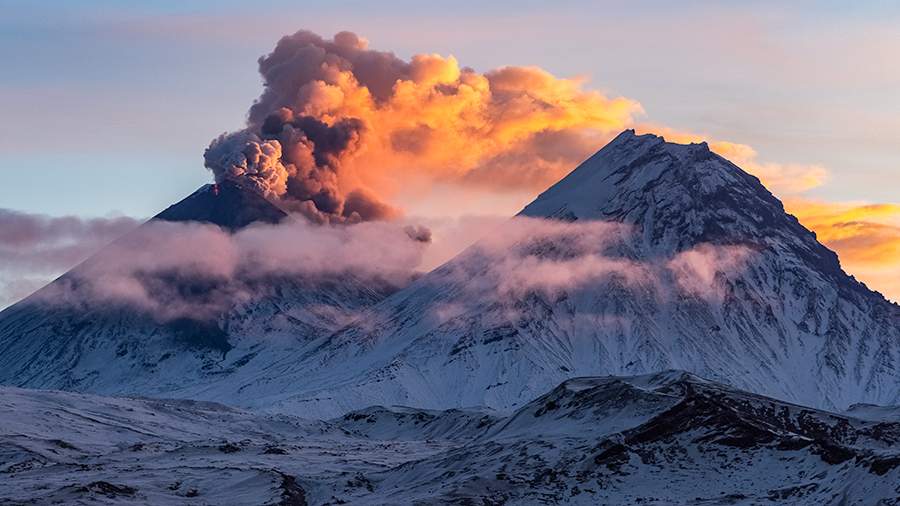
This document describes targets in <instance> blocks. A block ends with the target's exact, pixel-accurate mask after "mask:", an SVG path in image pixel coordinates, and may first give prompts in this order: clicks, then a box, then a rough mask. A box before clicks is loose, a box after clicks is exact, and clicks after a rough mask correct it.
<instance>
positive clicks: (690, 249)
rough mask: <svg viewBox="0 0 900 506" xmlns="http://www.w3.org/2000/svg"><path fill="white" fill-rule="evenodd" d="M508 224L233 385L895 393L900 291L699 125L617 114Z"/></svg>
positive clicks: (504, 394)
mask: <svg viewBox="0 0 900 506" xmlns="http://www.w3.org/2000/svg"><path fill="white" fill-rule="evenodd" d="M501 228H502V229H501V230H498V231H496V233H495V234H492V236H491V237H489V238H486V239H485V240H483V241H481V242H480V243H478V244H476V245H475V246H473V247H471V248H469V249H468V250H467V251H465V252H463V253H462V254H461V255H459V256H458V257H456V258H455V259H453V260H451V261H450V262H448V263H447V264H445V265H443V266H441V267H439V268H438V269H436V270H434V271H433V272H431V273H429V274H428V275H425V276H423V277H422V278H420V279H419V280H417V281H416V282H414V283H412V284H411V285H410V286H408V287H407V288H405V289H403V290H402V291H400V292H398V293H396V294H394V295H393V296H391V297H389V298H388V299H386V300H385V301H383V302H381V303H379V304H378V305H376V306H374V307H372V308H371V309H370V310H369V311H368V314H367V316H366V317H364V318H361V319H359V320H357V322H356V323H355V324H352V325H350V326H348V327H346V328H344V329H342V330H341V331H339V332H337V333H335V334H334V335H332V336H329V337H327V338H324V339H322V340H321V342H319V343H318V345H317V346H316V347H315V348H314V349H312V350H310V349H305V350H303V351H301V352H298V353H297V354H295V355H293V356H291V357H289V358H286V359H285V360H284V361H283V362H281V363H279V364H276V365H275V366H273V368H272V369H271V370H270V371H269V372H268V374H270V375H277V376H278V377H279V378H281V380H280V381H279V382H278V385H273V384H272V383H271V382H270V381H268V379H267V378H262V377H260V378H257V379H255V380H254V381H252V382H248V383H245V384H242V386H241V388H242V389H243V391H245V392H247V393H248V394H249V393H251V392H252V395H251V397H252V399H253V400H252V401H250V402H249V403H248V404H249V405H261V406H267V407H270V408H272V409H277V410H283V411H302V412H305V413H312V414H322V415H335V414H339V413H341V412H343V411H346V410H349V409H356V408H359V407H362V406H365V405H367V404H370V403H372V402H377V403H382V404H405V405H413V406H418V407H425V408H433V409H442V408H450V407H459V406H471V405H485V406H490V407H492V408H497V409H500V410H509V409H513V408H516V407H518V406H521V405H522V404H523V403H524V402H527V401H528V400H529V399H530V398H532V397H534V396H535V395H538V394H539V393H540V392H543V391H545V390H546V389H548V388H550V387H552V386H553V385H555V384H558V383H559V382H561V381H564V380H565V379H567V378H570V377H573V376H586V375H603V374H617V375H622V374H625V375H629V374H643V373H649V372H654V371H660V370H665V369H670V368H678V369H684V370H687V371H690V372H693V373H696V374H698V375H702V376H704V377H709V378H712V379H715V380H717V381H722V382H725V383H728V384H731V385H734V386H737V387H739V388H742V389H746V390H749V391H753V392H758V393H763V394H766V395H770V396H773V397H776V398H780V399H785V400H790V401H794V402H798V403H802V404H805V405H811V406H817V407H821V408H828V409H845V408H846V407H848V406H849V405H851V404H854V403H860V402H870V403H876V404H897V403H898V400H900V307H898V306H897V305H896V304H892V303H890V302H888V301H887V300H886V299H884V298H883V297H882V296H881V295H880V294H878V293H875V292H872V291H870V290H868V289H867V288H866V287H865V286H864V285H863V284H861V283H859V282H857V281H856V280H855V279H853V278H852V277H850V276H848V275H847V274H845V273H844V272H843V270H842V269H841V267H840V264H839V262H838V258H837V256H836V255H835V254H834V253H833V252H831V251H830V250H828V249H827V248H825V247H824V246H823V245H821V244H820V243H819V242H817V241H816V238H815V235H814V234H813V233H812V232H810V231H809V230H807V229H805V228H804V227H803V226H802V225H800V223H799V222H798V221H797V220H796V219H795V218H794V217H793V216H791V215H789V214H787V213H785V211H784V208H783V206H782V204H781V202H779V201H778V199H776V198H775V197H774V196H773V195H772V194H771V193H770V192H769V191H767V190H766V189H765V187H763V185H762V184H761V183H760V182H759V180H758V179H757V178H755V177H754V176H751V175H749V174H747V173H746V172H744V171H743V170H741V169H740V168H739V167H737V166H735V165H734V164H732V163H730V162H729V161H727V160H725V159H724V158H722V157H721V156H719V155H716V154H715V153H712V152H711V151H710V150H709V149H708V147H707V145H706V144H705V143H701V144H690V145H681V144H673V143H668V142H666V141H665V140H664V139H663V138H661V137H657V136H654V135H635V133H634V132H633V131H626V132H624V133H622V134H620V135H619V136H618V137H617V138H616V139H615V140H613V141H612V142H611V143H609V144H608V145H607V146H606V147H604V148H603V149H602V150H601V151H599V152H598V153H597V154H595V155H594V156H592V157H591V158H589V159H588V160H587V161H585V162H584V163H583V164H582V165H580V166H579V167H578V168H577V169H575V170H574V171H573V172H572V173H571V174H569V175H568V176H567V177H566V178H564V179H563V180H561V181H560V182H559V183H557V184H556V185H554V186H553V187H551V188H550V189H548V190H547V191H546V192H544V193H543V194H541V195H540V196H539V197H538V198H537V199H536V200H535V201H534V202H533V203H531V204H530V205H528V206H527V207H526V208H525V209H524V210H523V211H522V213H521V215H520V217H519V218H517V219H516V220H513V221H512V222H510V223H509V225H508V226H507V227H501ZM298 364H299V365H298ZM257 382H258V383H257ZM216 398H219V399H223V400H224V398H225V392H224V391H223V392H222V393H220V394H218V395H217V396H216Z"/></svg>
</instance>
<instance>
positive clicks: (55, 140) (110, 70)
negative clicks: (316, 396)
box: [0, 0, 900, 299]
mask: <svg viewBox="0 0 900 506" xmlns="http://www.w3.org/2000/svg"><path fill="white" fill-rule="evenodd" d="M0 10H2V12H3V16H2V18H0V58H2V61H3V62H4V64H3V72H0V117H2V118H3V121H2V122H0V171H2V181H3V184H2V185H0V208H4V209H9V210H14V211H17V212H21V213H41V214H46V215H51V216H64V215H74V216H78V217H83V218H109V217H112V216H119V215H125V216H130V217H147V216H151V215H153V214H155V213H156V212H158V211H159V210H161V209H163V208H165V207H166V206H168V205H170V204H171V203H172V202H174V201H176V200H178V199H180V198H182V197H183V196H185V195H187V194H189V193H190V192H192V191H193V190H195V189H196V188H197V187H198V186H200V185H201V184H204V183H206V182H209V181H211V179H212V174H211V172H210V171H209V170H207V169H205V168H204V166H203V165H204V159H203V152H204V149H205V148H206V147H207V146H208V145H209V143H210V141H211V139H213V138H215V137H216V136H218V135H220V134H222V133H224V132H231V131H236V130H240V129H241V128H243V127H244V126H245V120H246V118H247V110H248V107H249V105H250V104H251V103H252V102H253V100H254V99H256V98H257V97H259V95H260V92H261V90H262V83H261V78H260V74H259V73H258V71H257V59H258V58H259V57H260V56H262V55H265V54H268V53H269V52H271V51H272V49H273V47H274V45H275V43H276V42H277V41H278V39H279V38H280V37H281V36H283V35H285V34H290V33H294V32H295V31H297V30H299V29H308V30H311V31H313V32H316V33H318V34H320V35H322V36H323V37H331V36H333V35H334V34H336V33H338V32H339V31H342V30H350V31H353V32H355V33H356V34H358V35H360V36H362V37H365V39H367V40H368V45H369V47H371V48H374V49H379V50H385V51H393V52H394V53H396V55H397V56H398V57H399V58H401V59H404V60H409V59H410V58H412V57H413V56H414V55H416V54H432V53H435V54H437V55H441V56H442V57H444V58H447V57H450V56H453V57H454V58H455V59H456V60H457V61H458V62H459V65H460V66H461V67H471V68H473V69H474V70H475V71H477V72H479V73H481V72H488V71H490V70H491V69H497V68H501V67H504V66H527V67H531V66H533V67H540V68H541V69H543V70H544V71H546V72H548V73H549V74H552V75H553V76H556V77H558V78H570V79H573V80H577V82H578V83H580V84H579V86H580V87H581V88H582V89H584V90H596V91H597V92H599V93H601V94H602V95H603V96H604V97H609V98H611V99H614V98H624V99H627V100H629V101H633V102H634V103H636V104H639V110H638V109H636V110H635V111H634V112H633V114H632V115H631V116H630V118H629V119H628V120H627V121H626V122H625V123H626V124H628V125H632V124H633V125H635V126H638V127H639V128H642V129H644V130H659V131H664V133H665V132H669V131H671V132H672V135H674V136H675V137H676V138H677V137H678V136H680V135H690V136H697V138H704V139H710V140H711V141H714V142H715V141H718V142H720V145H721V146H722V149H720V150H719V152H720V153H721V154H724V155H726V156H728V155H729V154H735V153H738V154H737V155H735V156H737V157H738V158H740V159H739V160H736V161H738V163H739V165H742V166H744V164H743V163H740V162H742V161H746V162H747V164H752V165H755V166H756V168H757V169H758V171H760V172H765V173H766V174H768V176H767V175H765V174H760V173H758V174H757V175H760V177H761V178H762V179H763V180H764V182H767V183H770V182H773V181H774V180H775V178H777V177H778V175H779V174H785V173H787V172H789V173H790V174H791V178H792V179H802V177H807V176H809V177H812V178H813V179H815V182H814V183H812V184H808V185H803V187H802V188H787V187H786V186H783V185H782V186H778V183H777V182H774V183H773V184H774V185H775V186H773V185H772V184H770V187H772V188H773V191H775V193H776V194H777V195H778V196H779V197H781V198H783V199H784V200H785V201H786V202H787V203H788V204H789V206H788V207H789V209H790V210H791V211H792V212H794V213H795V214H797V215H798V216H800V217H801V220H803V219H804V218H805V219H806V220H807V221H806V222H807V223H808V224H809V223H816V224H817V225H818V226H819V227H820V228H821V231H820V230H817V232H819V233H820V238H823V240H826V243H827V241H828V240H830V241H832V243H833V244H836V245H841V246H842V247H844V248H846V251H847V252H846V253H845V252H844V251H841V250H840V249H839V248H837V249H838V250H839V253H841V255H842V257H844V256H846V257H847V258H849V259H851V260H852V259H853V258H856V260H857V265H858V271H857V272H860V273H865V274H864V275H865V277H866V278H868V279H871V280H880V281H881V282H884V278H893V277H895V276H896V277H897V278H900V268H898V267H897V265H896V263H897V262H900V260H898V261H897V262H894V263H890V262H887V261H886V260H885V259H886V258H887V259H890V258H889V257H891V256H892V255H893V256H894V257H896V256H897V255H900V246H898V244H900V240H898V239H897V237H898V235H897V233H896V231H897V230H898V228H897V227H900V211H898V209H900V208H896V207H894V205H895V204H896V203H898V202H900V191H898V188H900V147H898V146H900V4H897V3H896V2H853V3H848V2H815V3H813V2H792V3H791V5H783V3H778V2H686V3H685V2H681V3H679V4H678V5H677V6H675V5H673V4H672V3H671V2H584V1H561V2H553V3H548V2H530V1H524V2H522V1H520V2H490V3H485V2H468V1H457V2H453V3H435V2H378V3H372V2H341V1H329V2H314V1H292V2H278V1H273V2H252V3H250V2H234V1H215V2H214V1H193V2H183V1H155V2H129V3H125V2H119V1H111V0H110V1H100V0H85V1H77V2H76V1H60V2H30V1H11V0H0ZM693 138H694V137H691V139H693ZM726 143H727V144H726ZM733 145H738V146H743V147H752V150H753V154H752V155H747V152H746V150H744V149H743V148H741V149H738V150H735V149H733V147H730V146H733ZM600 147H601V145H597V146H596V149H599V148H600ZM723 151H724V152H723ZM741 153H742V154H741ZM745 168H747V167H745ZM766 171H767V172H766ZM786 171H787V172H786ZM790 171H793V172H790ZM751 172H754V170H751ZM811 174H812V175H811ZM795 176H796V177H795ZM782 179H784V178H783V177H782ZM536 184H537V183H536ZM541 184H543V183H541ZM498 186H500V185H494V186H493V187H480V186H478V187H471V188H469V189H468V190H467V191H466V192H465V200H464V201H463V205H460V204H459V203H460V200H459V196H460V193H459V192H457V191H453V190H452V185H450V186H449V187H447V188H449V189H447V188H444V187H443V186H442V185H439V184H438V185H434V186H433V187H432V188H431V189H430V191H429V193H427V195H426V196H425V197H422V198H419V199H418V200H417V199H413V198H404V199H403V200H404V202H405V205H404V206H403V207H404V209H403V210H404V211H405V212H406V213H407V214H412V215H423V216H431V217H434V216H442V215H447V214H452V213H457V214H464V213H474V214H509V213H513V212H515V211H517V210H518V209H519V208H521V206H522V205H523V204H525V203H527V202H528V201H529V200H530V199H531V198H533V195H535V194H536V193H537V192H536V191H535V188H534V187H533V186H530V187H528V188H520V187H515V188H512V189H510V190H509V191H505V190H504V188H498ZM514 186H515V185H514ZM782 188H787V189H784V190H782ZM401 193H402V192H401ZM407 197H408V196H407ZM389 200H390V199H389ZM791 202H794V203H795V204H793V207H791V204H790V203H791ZM872 206H876V207H872ZM873 209H874V210H875V211H874V212H872V210H873ZM860 216H864V217H865V218H866V220H861V219H860ZM873 216H874V218H873ZM870 218H871V219H870ZM838 223H839V224H841V227H836V226H834V225H835V224H838ZM848 223H853V224H857V223H865V227H867V228H866V231H867V233H869V232H871V230H873V228H874V227H877V228H878V232H877V234H878V238H879V239H878V242H877V244H876V247H877V250H878V251H877V255H876V256H877V259H874V260H873V255H874V253H873V251H874V249H873V247H871V241H872V236H871V234H869V235H866V236H865V237H863V238H861V239H860V238H858V237H857V236H849V237H848V232H847V230H848V227H847V226H846V225H847V224H848ZM104 226H105V225H104ZM863 241H867V242H866V244H867V245H869V246H866V248H862V249H861V247H860V246H859V245H860V244H861V243H862V242H863ZM876 260H877V261H876ZM895 260H896V258H895ZM888 263H890V265H889V266H888V267H885V264H888ZM866 278H864V279H866ZM895 280H896V278H895ZM888 281H890V279H888ZM883 286H884V287H885V289H887V290H897V291H896V292H892V293H898V294H900V288H894V287H895V286H900V281H896V285H890V286H889V285H887V284H885V285H883ZM894 298H895V299H896V298H897V296H896V295H895V296H894Z"/></svg>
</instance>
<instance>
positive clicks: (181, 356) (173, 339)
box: [0, 182, 396, 396]
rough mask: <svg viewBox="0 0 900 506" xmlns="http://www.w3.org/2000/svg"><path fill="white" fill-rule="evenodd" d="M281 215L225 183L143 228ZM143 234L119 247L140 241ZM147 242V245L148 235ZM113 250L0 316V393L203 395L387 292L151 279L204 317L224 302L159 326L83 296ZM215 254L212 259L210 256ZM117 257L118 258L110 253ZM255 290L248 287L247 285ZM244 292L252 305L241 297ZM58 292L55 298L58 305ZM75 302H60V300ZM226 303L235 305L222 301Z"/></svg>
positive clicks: (227, 223)
mask: <svg viewBox="0 0 900 506" xmlns="http://www.w3.org/2000/svg"><path fill="white" fill-rule="evenodd" d="M286 217H287V215H286V214H285V213H284V212H283V211H281V210H280V209H279V208H277V207H276V206H274V205H273V204H271V203H269V202H268V201H267V200H266V199H264V198H263V197H261V196H260V195H258V194H256V193H255V192H253V191H251V190H247V189H245V188H243V187H241V186H239V185H237V184H235V183H231V182H226V183H222V184H219V185H216V186H215V187H214V186H213V185H205V186H204V187H202V188H200V189H199V190H197V191H196V192H194V193H193V194H191V195H190V196H188V197H186V198H185V199H184V200H182V201H181V202H179V203H177V204H175V205H173V206H171V207H169V208H168V209H166V210H165V211H163V212H162V213H160V214H159V215H158V216H156V217H155V218H154V219H153V220H151V223H154V222H158V221H165V222H200V223H212V224H215V225H218V226H219V227H222V228H223V229H225V230H230V231H234V230H238V229H240V228H241V227H244V226H246V225H250V224H253V223H277V222H279V221H281V220H283V219H285V218H286ZM146 233H147V228H146V226H144V227H140V228H139V229H138V230H136V231H134V232H132V233H131V234H129V235H128V236H126V237H124V238H122V239H119V241H117V243H116V244H118V243H122V242H123V241H129V240H131V241H139V240H143V236H141V234H146ZM150 237H153V236H152V235H151V236H150ZM116 244H113V245H111V246H110V247H109V248H107V249H106V250H104V251H101V252H99V253H98V254H96V255H94V256H93V257H92V258H90V259H89V260H87V261H86V262H85V263H84V264H82V265H80V266H78V267H76V268H75V269H73V270H72V271H70V272H69V273H67V274H65V275H63V276H62V277H60V278H59V279H57V280H56V281H54V282H53V283H51V284H50V285H48V286H47V287H44V288H43V289H41V290H40V291H38V292H37V293H35V294H34V295H32V296H31V297H28V298H26V299H24V300H22V301H20V302H19V303H17V304H15V305H13V306H11V307H9V308H7V309H5V310H4V311H2V312H0V384H6V385H14V386H21V387H30V388H53V389H65V390H75V391H82V392H93V393H101V394H136V393H139V394H143V395H155V394H168V395H170V396H172V395H177V394H176V393H175V392H176V391H177V390H179V389H182V388H185V386H191V387H193V388H197V389H202V388H203V387H204V385H206V384H209V383H218V382H223V381H224V382H227V381H228V379H229V378H232V377H235V376H240V375H248V376H255V375H258V374H259V373H260V371H261V370H264V369H265V368H266V367H267V366H268V365H270V364H271V363H272V362H274V361H276V360H277V359H280V358H283V356H284V355H285V354H286V353H287V352H288V350H295V349H298V348H302V347H303V346H304V345H305V344H306V343H308V342H311V341H313V340H315V339H316V338H320V337H322V336H325V335H328V334H330V333H331V332H333V331H334V330H336V329H338V328H340V327H341V326H343V325H345V324H346V323H347V322H349V321H350V320H352V318H353V317H355V316H356V314H357V312H358V311H359V310H360V309H361V308H363V307H366V306H369V305H372V304H374V303H375V302H378V301H380V300H382V299H383V298H384V297H385V296H386V295H388V294H390V293H392V292H393V291H396V287H395V286H392V285H390V284H389V283H386V282H382V281H377V280H369V279H366V280H362V279H358V278H356V277H354V276H353V275H346V276H344V275H341V276H331V275H329V276H320V277H316V278H309V277H303V276H293V275H291V276H288V275H281V276H275V275H272V276H268V277H266V278H265V279H263V280H258V279H250V280H244V279H241V278H240V277H239V276H236V279H232V280H228V281H222V280H219V279H209V278H204V277H202V276H197V277H193V278H192V277H190V275H187V276H186V275H183V274H181V273H175V274H173V275H172V276H171V277H166V276H160V277H158V278H156V279H152V280H151V281H152V282H153V283H155V284H154V285H152V286H158V287H162V290H161V291H163V293H167V292H164V290H168V291H169V292H171V293H173V294H177V295H178V296H179V297H182V298H184V299H185V300H194V301H196V302H197V306H199V307H204V306H203V304H204V303H205V302H206V301H207V300H214V299H216V298H219V299H223V300H227V301H228V305H224V306H222V307H221V308H220V309H216V310H215V312H212V313H210V314H199V312H198V313H189V314H187V315H184V316H178V317H176V318H165V319H160V318H159V317H158V315H157V314H155V313H159V312H160V311H142V310H141V308H140V307H136V306H135V305H134V304H116V301H115V299H112V300H110V301H103V302H94V301H93V300H92V298H91V297H83V299H84V302H83V303H81V302H82V301H81V300H80V299H82V297H81V296H80V293H81V290H84V289H85V288H84V287H83V286H82V285H81V279H82V278H84V277H88V278H89V277H90V276H91V274H83V272H90V273H92V272H94V271H101V272H102V271H103V269H102V268H99V269H94V270H90V269H92V268H95V267H96V266H97V265H100V266H101V267H102V265H103V264H104V262H107V261H110V260H112V261H117V262H127V261H128V259H120V258H113V259H109V258H108V256H116V255H117V253H116V251H113V250H112V248H113V247H114V246H116ZM218 253H219V252H217V251H210V252H209V255H210V256H215V255H217V254H218ZM118 256H121V255H118ZM251 284H252V285H251ZM235 286H238V287H240V289H241V290H244V291H245V292H246V291H247V287H248V286H250V287H252V289H253V290H252V297H247V296H245V295H243V293H238V294H237V295H233V293H235V292H237V290H236V289H235V288H234V287H235ZM59 294H63V295H59ZM63 297H65V298H69V299H73V300H77V301H78V302H79V303H77V304H70V303H59V300H57V299H60V298H63ZM232 299H233V301H234V302H233V303H231V302H230V300H232Z"/></svg>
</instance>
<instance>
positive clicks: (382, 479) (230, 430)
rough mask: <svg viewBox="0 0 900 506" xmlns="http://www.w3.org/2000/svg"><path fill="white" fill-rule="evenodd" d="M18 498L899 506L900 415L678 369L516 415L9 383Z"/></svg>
mask: <svg viewBox="0 0 900 506" xmlns="http://www.w3.org/2000/svg"><path fill="white" fill-rule="evenodd" d="M0 406H2V408H3V409H0V502H4V503H7V502H8V503H11V504H45V503H64V504H147V503H152V504H198V505H199V504H221V505H244V504H247V505H250V504H252V505H257V504H273V505H294V506H296V505H310V506H312V505H324V504H367V505H370V504H509V505H519V504H559V503H566V504H590V505H593V504H653V505H656V504H658V505H662V504H667V505H668V504H717V505H725V504H729V505H751V504H762V503H765V504H792V505H819V504H846V505H863V504H893V501H896V500H897V498H898V497H900V452H898V448H900V422H898V420H897V419H893V420H886V421H880V422H875V421H866V420H862V419H857V418H853V417H850V416H843V415H836V414H832V413H828V412H824V411H819V410H815V409H809V408H804V407H800V406H797V405H793V404H787V403H783V402H779V401H776V400H774V399H770V398H766V397H762V396H758V395H754V394H749V393H746V392H741V391H738V390H735V389H732V388H730V387H726V386H724V385H721V384H717V383H713V382H710V381H706V380H703V379H700V378H697V377H695V376H693V375H690V374H687V373H683V372H680V371H665V372H662V373H657V374H653V375H645V376H633V377H592V378H575V379H571V380H567V381H566V382H564V383H562V384H561V385H559V386H557V387H556V388H554V389H552V390H551V391H550V392H549V393H545V394H544V395H542V396H540V397H538V398H536V399H534V400H532V401H530V402H528V403H526V404H525V405H524V406H522V407H521V408H520V409H519V410H517V411H516V412H514V413H512V414H510V415H508V416H499V415H498V414H496V413H493V412H489V411H485V410H479V409H466V410H448V411H432V410H421V409H416V408H409V407H370V408H366V409H363V410H360V411H355V412H351V413H347V414H346V415H344V416H343V417H340V418H337V419H333V420H329V421H311V420H304V419H301V418H296V417H293V416H289V415H265V414H259V413H250V412H246V411H241V410H238V409H234V408H230V407H226V406H223V405H220V404H214V403H204V402H194V401H184V400H181V401H174V400H159V399H136V398H109V397H98V396H93V395H83V394H75V393H66V392H48V391H35V390H22V389H16V388H8V387H4V388H0Z"/></svg>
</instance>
